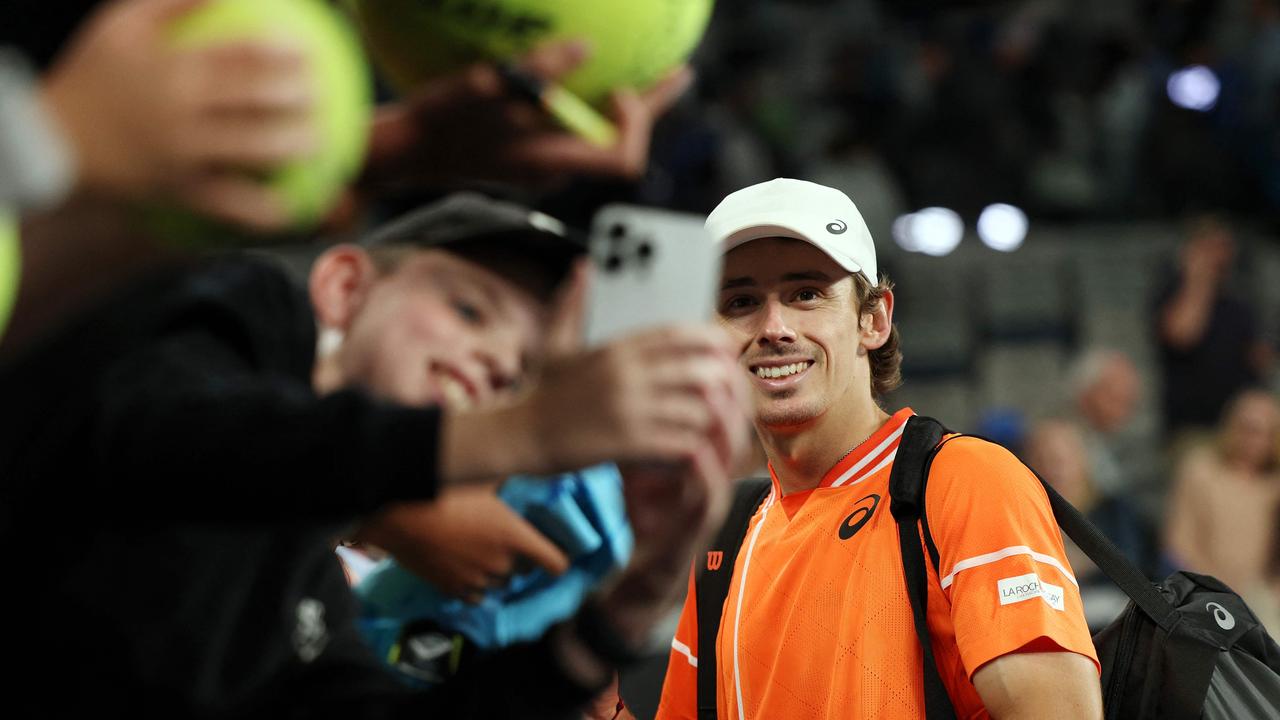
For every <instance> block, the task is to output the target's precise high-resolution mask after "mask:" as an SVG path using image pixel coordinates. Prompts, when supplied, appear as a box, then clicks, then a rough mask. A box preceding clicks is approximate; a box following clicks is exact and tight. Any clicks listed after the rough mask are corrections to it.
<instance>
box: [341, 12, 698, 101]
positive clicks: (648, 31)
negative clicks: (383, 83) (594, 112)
mask: <svg viewBox="0 0 1280 720" xmlns="http://www.w3.org/2000/svg"><path fill="white" fill-rule="evenodd" d="M346 3H347V5H348V6H349V7H350V8H351V10H352V11H353V12H354V14H355V16H356V18H357V20H358V22H359V24H360V27H361V30H362V31H363V32H364V36H365V41H366V44H367V45H368V47H369V52H370V54H372V55H373V57H374V59H375V60H376V61H377V63H378V65H379V67H381V68H382V70H383V71H384V73H385V74H386V76H387V79H388V80H389V81H390V82H391V83H392V84H393V85H395V86H396V87H397V88H398V89H399V90H401V91H402V92H403V91H407V90H409V89H411V88H412V87H414V86H415V85H417V84H418V83H420V82H421V81H423V80H425V79H427V78H430V77H433V76H436V75H442V74H445V73H449V72H452V71H454V70H457V69H458V68H461V67H464V66H466V65H468V64H470V63H473V62H476V61H479V60H498V61H501V60H509V59H512V58H514V57H518V56H520V55H523V54H524V53H526V52H528V51H529V50H531V49H533V48H534V47H535V46H537V45H540V44H543V43H546V42H548V41H554V40H572V39H581V40H585V41H587V42H588V43H590V45H591V57H590V58H588V59H587V61H586V62H584V63H583V64H582V65H581V66H580V67H579V68H578V69H577V70H575V71H574V72H572V73H571V74H569V75H568V76H567V77H565V78H564V79H563V80H562V81H561V84H562V85H563V86H564V88H565V89H567V90H569V91H570V92H572V93H573V94H575V95H577V96H578V97H580V98H582V99H583V100H585V101H587V102H588V103H590V104H592V105H594V106H596V107H604V105H605V104H606V103H607V102H608V99H609V95H610V93H611V92H612V91H613V90H614V89H615V88H620V87H631V88H637V89H643V88H646V87H649V86H650V85H652V84H653V83H654V82H656V81H657V80H659V79H661V78H662V76H663V75H664V74H665V73H666V72H667V71H669V70H670V69H671V68H673V67H675V66H676V65H679V64H680V63H682V62H684V60H685V59H687V58H688V57H689V55H690V53H692V52H693V50H694V48H695V47H697V45H698V42H699V41H700V40H701V39H702V34H703V32H704V31H705V30H706V27H707V22H708V20H710V18H711V10H712V7H713V6H714V5H715V0H608V1H607V2H601V1H600V0H346Z"/></svg>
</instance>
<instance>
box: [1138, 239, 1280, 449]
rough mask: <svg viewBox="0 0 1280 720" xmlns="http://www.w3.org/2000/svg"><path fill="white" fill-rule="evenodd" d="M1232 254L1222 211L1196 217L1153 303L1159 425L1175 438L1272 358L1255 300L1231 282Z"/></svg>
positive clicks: (1199, 425) (1255, 378)
mask: <svg viewBox="0 0 1280 720" xmlns="http://www.w3.org/2000/svg"><path fill="white" fill-rule="evenodd" d="M1235 259H1236V240H1235V236H1234V235H1233V234H1232V232H1231V229H1230V228H1229V227H1228V226H1227V225H1226V224H1225V223H1224V222H1223V221H1222V219H1221V218H1218V217H1216V216H1213V215H1205V216H1201V217H1198V218H1196V219H1194V220H1193V221H1192V222H1191V225H1190V227H1189V236H1188V238H1187V241H1186V243H1184V244H1183V246H1182V249H1181V253H1180V257H1179V260H1180V263H1179V268H1178V272H1177V274H1176V275H1175V276H1174V277H1173V278H1171V279H1170V280H1169V282H1168V283H1167V284H1166V285H1165V287H1164V288H1163V290H1162V291H1161V293H1160V295H1159V298H1158V300H1157V303H1156V318H1155V320H1156V335H1157V344H1158V345H1159V348H1160V364H1161V371H1162V399H1163V403H1164V425H1165V431H1166V433H1167V434H1168V436H1169V437H1170V439H1172V440H1174V441H1175V442H1177V441H1178V440H1179V437H1178V436H1179V435H1185V434H1186V433H1188V432H1190V433H1192V434H1194V433H1195V431H1197V430H1207V429H1208V428H1211V427H1212V426H1213V425H1214V424H1215V423H1216V422H1217V421H1218V418H1219V417H1221V416H1222V409H1223V407H1224V406H1225V405H1226V404H1227V401H1228V400H1229V399H1231V398H1232V397H1234V396H1235V395H1236V394H1237V393H1239V392H1240V391H1241V390H1243V389H1245V388H1246V387H1249V386H1251V385H1256V384H1257V383H1258V382H1259V381H1260V379H1261V378H1262V377H1263V376H1264V374H1265V372H1266V371H1267V370H1268V369H1269V368H1270V365H1271V352H1270V348H1269V347H1268V346H1267V345H1266V344H1265V343H1264V342H1263V340H1262V338H1261V337H1260V334H1259V330H1258V320H1257V317H1256V314H1255V312H1254V309H1253V307H1252V306H1251V305H1250V304H1249V303H1248V302H1246V301H1245V300H1244V299H1242V298H1240V297H1239V296H1238V295H1237V294H1236V293H1235V292H1234V288H1232V287H1231V284H1230V280H1231V270H1232V266H1233V264H1234V262H1235Z"/></svg>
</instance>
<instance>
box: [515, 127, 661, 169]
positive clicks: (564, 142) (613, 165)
mask: <svg viewBox="0 0 1280 720" xmlns="http://www.w3.org/2000/svg"><path fill="white" fill-rule="evenodd" d="M505 159H506V164H507V165H508V166H511V167H519V168H524V169H525V170H526V171H527V172H535V173H539V174H572V175H590V176H596V177H621V178H629V177H635V176H637V175H638V174H639V172H638V171H637V170H636V168H635V167H634V164H632V163H630V162H629V158H628V157H625V156H624V154H623V153H622V151H620V150H619V149H617V148H614V147H609V148H602V147H599V146H597V145H593V144H591V143H589V142H587V141H586V140H583V139H582V138H580V137H578V136H577V135H574V134H572V133H570V132H568V131H566V130H561V129H558V128H557V129H554V130H548V131H546V132H540V133H533V134H530V135H529V136H527V137H524V138H520V139H518V140H516V141H515V142H512V143H511V144H510V145H509V146H508V148H507V151H506V153H505Z"/></svg>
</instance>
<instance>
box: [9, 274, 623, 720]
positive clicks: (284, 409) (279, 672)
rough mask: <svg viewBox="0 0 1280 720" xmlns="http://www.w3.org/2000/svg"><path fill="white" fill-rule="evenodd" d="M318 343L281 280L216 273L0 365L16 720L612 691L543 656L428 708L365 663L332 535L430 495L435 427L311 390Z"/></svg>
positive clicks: (512, 658)
mask: <svg viewBox="0 0 1280 720" xmlns="http://www.w3.org/2000/svg"><path fill="white" fill-rule="evenodd" d="M315 342H316V336H315V328H314V319H313V315H312V311H311V307H310V305H309V303H308V302H307V300H306V297H305V295H304V294H303V293H302V292H301V291H300V290H299V289H298V288H297V287H295V286H294V285H293V284H292V283H290V282H289V280H288V278H287V277H286V276H285V274H284V273H283V271H281V270H278V269H276V268H275V267H274V266H271V265H268V264H266V263H265V262H263V261H250V260H244V259H235V260H223V261H219V262H217V263H216V264H213V265H212V266H209V267H204V268H192V269H187V270H184V271H182V272H178V273H173V272H170V273H168V274H167V275H165V276H162V277H156V278H152V279H151V280H149V281H146V282H143V283H140V284H139V285H137V286H136V287H134V288H132V289H131V290H129V291H128V292H126V293H125V294H123V295H121V296H120V297H117V298H115V299H114V300H112V301H110V302H108V303H105V304H103V305H102V306H101V307H99V308H98V309H96V310H95V311H94V312H92V313H90V314H88V315H86V316H85V317H83V318H82V319H80V320H79V321H77V322H75V323H73V324H72V325H70V326H69V327H67V328H66V329H65V330H64V331H62V332H59V333H58V334H57V335H56V337H53V338H51V339H50V340H49V341H47V342H45V343H44V344H42V345H40V346H38V347H36V348H35V349H33V350H31V351H29V352H27V353H25V354H24V355H23V356H21V357H20V358H19V359H17V360H16V361H14V362H11V363H10V364H9V366H8V367H5V368H4V369H3V370H2V371H0V539H3V541H4V545H5V546H6V547H7V548H9V549H10V551H11V552H10V559H11V562H10V563H8V566H7V568H6V570H7V573H6V575H7V577H6V583H5V586H6V592H4V593H2V595H3V597H4V599H3V600H2V601H0V611H2V612H3V615H2V616H0V617H4V618H5V619H6V624H8V625H9V631H8V632H6V633H5V641H4V647H5V650H6V655H7V656H8V657H9V658H10V659H11V660H12V661H16V669H14V670H9V671H6V672H5V673H3V674H0V686H5V688H6V690H7V692H6V693H5V695H6V699H7V700H8V702H6V703H5V704H6V705H7V706H9V707H10V708H13V707H16V708H19V709H21V710H22V711H24V712H20V713H19V716H25V715H26V714H28V713H29V714H32V715H35V714H37V713H38V714H39V715H41V716H51V717H52V716H62V715H65V714H67V713H68V712H71V711H76V712H83V713H85V714H86V715H88V714H92V715H94V716H107V717H110V716H114V715H116V714H119V713H123V712H128V713H130V714H133V715H142V716H147V717H150V716H164V717H171V718H176V717H258V716H261V717H292V716H300V717H331V716H332V717H396V716H402V715H403V716H406V717H409V716H412V717H415V718H427V717H450V718H452V717H514V716H519V717H539V716H554V715H557V714H558V713H560V712H563V711H568V710H571V709H572V708H573V707H575V706H576V705H577V704H578V703H579V702H581V701H582V700H585V699H586V698H588V697H589V696H590V695H591V693H592V692H593V691H594V690H597V689H598V688H583V687H578V686H577V685H575V684H574V683H572V682H571V681H570V680H569V679H568V678H567V677H565V676H564V675H563V673H561V672H560V670H559V665H558V664H557V663H556V661H555V659H554V655H553V653H551V651H550V648H549V646H548V645H546V644H545V643H535V644H532V645H523V646H518V647H514V648H511V649H510V650H509V651H507V652H504V653H500V654H497V655H494V656H491V657H489V658H487V659H486V660H485V661H483V662H479V663H477V664H476V665H475V666H473V667H472V672H470V673H469V674H463V675H460V676H459V677H458V678H457V679H456V681H455V682H451V683H449V684H448V685H446V686H444V687H442V688H440V689H439V690H437V691H435V692H433V693H430V694H421V693H411V692H409V691H407V690H406V689H404V688H403V687H401V686H400V685H399V684H398V683H397V682H396V681H395V680H393V679H392V678H391V676H390V675H389V674H388V673H387V672H386V671H384V669H383V668H382V666H381V664H380V663H379V662H377V661H376V660H375V659H374V658H373V657H371V655H370V654H369V652H368V651H367V649H366V648H365V647H364V646H363V644H362V643H361V642H360V640H359V638H358V636H357V635H356V632H355V629H354V626H353V618H354V615H355V612H356V609H355V606H354V599H353V598H352V596H351V594H350V592H349V591H348V588H347V585H346V583H345V580H344V577H343V574H342V572H341V569H340V567H339V566H338V564H337V561H336V559H335V557H334V555H333V553H332V549H331V548H332V541H333V539H334V538H336V537H337V536H338V535H339V533H341V532H342V530H343V529H344V528H346V527H349V525H350V524H351V523H352V522H354V521H355V520H356V519H358V518H359V516H361V515H362V514H364V513H367V512H369V511H371V510H374V509H376V508H378V507H381V506H383V505H385V504H387V503H390V502H394V501H398V500H411V499H428V498H431V497H433V496H434V495H435V493H436V491H437V478H436V469H437V460H436V441H437V436H438V431H439V420H440V417H439V413H438V411H437V410H436V409H410V408H404V407H398V406H395V405H390V404H387V403H383V402H380V401H377V400H375V399H373V398H371V397H370V396H368V395H367V394H364V393H362V392H359V391H343V392H339V393H335V394H333V395H329V396H326V397H323V398H321V397H318V396H317V395H316V394H315V393H314V392H313V391H312V389H311V372H312V365H313V363H314V360H315V358H314V349H315ZM8 665H9V667H10V668H14V667H15V663H13V662H10V663H8Z"/></svg>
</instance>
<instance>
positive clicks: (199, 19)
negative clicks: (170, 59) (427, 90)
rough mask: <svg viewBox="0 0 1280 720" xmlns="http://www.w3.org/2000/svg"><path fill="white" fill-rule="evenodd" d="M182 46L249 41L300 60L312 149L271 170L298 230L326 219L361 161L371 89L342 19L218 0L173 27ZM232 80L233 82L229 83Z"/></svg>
mask: <svg viewBox="0 0 1280 720" xmlns="http://www.w3.org/2000/svg"><path fill="white" fill-rule="evenodd" d="M170 38H171V40H172V42H173V43H174V44H175V45H176V46H177V47H181V48H193V49H194V48H203V47H210V46H215V45H219V44H225V43H234V42H241V41H246V40H283V41H285V42H286V43H288V44H290V45H291V46H293V47H297V48H299V49H300V50H301V51H302V53H303V54H304V55H305V57H306V59H307V62H308V67H309V69H310V78H311V83H312V87H311V90H312V92H311V96H312V100H313V103H314V109H313V112H314V122H315V130H316V134H317V136H318V137H317V140H318V142H317V148H318V149H317V151H316V153H314V154H313V155H311V156H309V157H306V158H303V159H300V160H296V161H293V162H290V163H288V164H286V165H284V166H282V167H280V168H279V169H277V170H275V171H274V172H271V173H269V174H268V175H267V176H266V178H265V179H264V182H266V183H267V184H268V185H270V186H271V187H272V188H274V189H275V190H276V191H278V193H279V195H280V197H281V198H282V199H283V200H284V202H285V203H286V205H287V208H288V210H289V213H290V216H291V217H292V218H293V219H294V220H295V222H296V223H297V224H298V225H299V226H306V225H309V224H313V223H314V222H315V221H317V220H318V219H320V218H321V217H323V215H324V213H325V212H327V211H328V210H329V209H330V207H331V206H332V204H333V202H334V200H336V199H337V197H338V195H339V193H340V192H341V191H342V189H343V188H344V187H345V186H346V185H347V184H348V183H349V182H350V181H351V179H352V178H353V177H355V175H356V173H357V172H359V170H360V168H361V167H362V166H363V164H364V155H365V150H366V146H367V141H368V133H369V122H370V118H371V115H372V112H373V91H372V87H371V82H370V78H369V71H368V66H367V65H366V63H365V60H364V54H363V52H362V50H361V48H360V44H359V40H358V38H357V37H356V35H355V32H354V30H353V29H352V28H351V26H350V24H349V23H348V22H347V20H346V19H345V18H344V17H342V15H341V14H340V13H339V12H338V11H337V10H335V9H334V8H332V7H330V6H329V5H328V4H326V3H325V2H321V1H320V0H215V1H214V2H210V3H209V4H207V5H204V6H202V7H200V8H198V9H196V10H194V11H193V12H191V13H189V14H187V15H185V16H183V17H182V18H181V19H179V20H178V21H177V22H176V23H174V25H173V27H172V28H170ZM227 82H235V78H233V77H232V78H227Z"/></svg>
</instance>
